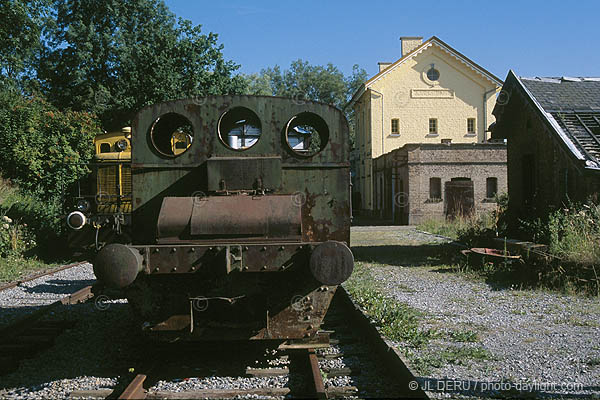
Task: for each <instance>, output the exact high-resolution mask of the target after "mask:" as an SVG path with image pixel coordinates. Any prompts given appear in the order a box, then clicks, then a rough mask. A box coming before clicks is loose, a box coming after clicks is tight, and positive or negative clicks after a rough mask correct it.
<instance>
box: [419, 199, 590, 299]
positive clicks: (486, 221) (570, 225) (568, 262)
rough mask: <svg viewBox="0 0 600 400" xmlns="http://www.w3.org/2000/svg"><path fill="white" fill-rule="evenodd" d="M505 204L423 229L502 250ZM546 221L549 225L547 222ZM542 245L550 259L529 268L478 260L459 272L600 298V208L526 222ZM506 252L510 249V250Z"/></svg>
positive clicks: (471, 259)
mask: <svg viewBox="0 0 600 400" xmlns="http://www.w3.org/2000/svg"><path fill="white" fill-rule="evenodd" d="M505 203H506V202H505V200H500V199H498V207H497V209H496V210H495V211H494V212H491V213H488V214H482V215H478V216H471V217H460V218H455V219H454V220H446V221H427V222H425V223H423V224H421V225H419V227H418V228H419V229H423V230H426V231H428V232H432V233H437V234H442V235H445V236H450V237H452V238H454V239H455V240H457V241H459V242H461V243H463V244H465V245H467V246H468V247H496V246H495V243H493V242H492V239H494V238H496V237H498V235H500V236H501V235H502V234H503V233H504V231H505V226H506V224H505V222H504V221H505V219H506V212H505V211H506V207H505V206H504V204H505ZM544 221H546V222H544ZM520 224H521V226H520V229H521V231H522V232H525V231H526V232H529V235H530V237H532V238H533V240H534V241H536V243H544V244H546V245H548V251H549V253H550V254H549V256H550V257H549V258H548V259H547V260H544V259H542V258H536V259H534V258H530V257H528V255H525V259H526V260H527V263H526V264H523V263H515V262H512V261H511V260H508V259H506V260H502V261H500V262H486V261H490V260H486V259H483V260H482V259H481V258H478V257H476V256H473V257H469V259H468V260H467V261H466V262H462V263H460V265H458V266H456V267H455V271H456V272H460V273H464V274H473V273H475V274H477V275H479V276H481V277H483V278H485V279H486V281H489V282H490V283H494V284H501V285H505V286H508V287H514V286H515V284H518V285H519V286H520V287H521V288H523V287H528V288H545V289H559V290H561V291H563V292H565V293H577V292H583V293H587V294H591V295H596V296H599V297H600V205H596V204H583V205H575V204H570V205H569V206H568V207H566V208H563V209H560V210H556V211H553V212H551V213H550V214H549V215H548V218H547V219H541V218H536V219H532V220H528V221H524V220H521V221H520ZM504 250H505V251H506V249H504Z"/></svg>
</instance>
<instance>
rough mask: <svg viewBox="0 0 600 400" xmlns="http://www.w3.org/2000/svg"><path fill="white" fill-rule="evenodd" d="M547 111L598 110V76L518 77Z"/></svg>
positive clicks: (599, 109) (599, 104)
mask: <svg viewBox="0 0 600 400" xmlns="http://www.w3.org/2000/svg"><path fill="white" fill-rule="evenodd" d="M520 80H521V82H522V83H523V85H525V86H526V87H527V89H528V90H529V91H530V92H531V94H533V96H534V97H535V98H536V100H537V101H538V103H540V105H541V106H542V107H543V108H544V110H546V111H548V112H553V111H587V112H590V111H597V112H600V78H568V77H563V78H524V77H521V78H520Z"/></svg>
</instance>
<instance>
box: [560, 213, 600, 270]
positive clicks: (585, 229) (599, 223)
mask: <svg viewBox="0 0 600 400" xmlns="http://www.w3.org/2000/svg"><path fill="white" fill-rule="evenodd" d="M548 232H549V238H550V240H549V243H548V245H549V250H550V252H551V253H552V254H554V255H556V256H558V257H560V258H562V259H564V260H566V261H569V262H575V263H580V264H583V265H600V205H598V204H591V205H587V204H583V205H575V204H571V205H569V206H568V207H567V208H563V209H561V210H557V211H555V212H553V213H551V214H550V216H549V218H548Z"/></svg>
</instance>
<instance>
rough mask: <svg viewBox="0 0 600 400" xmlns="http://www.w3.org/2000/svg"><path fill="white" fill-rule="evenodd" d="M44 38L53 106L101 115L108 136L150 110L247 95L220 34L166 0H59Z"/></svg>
mask: <svg viewBox="0 0 600 400" xmlns="http://www.w3.org/2000/svg"><path fill="white" fill-rule="evenodd" d="M46 34H47V40H46V42H45V45H46V48H45V50H44V51H43V52H42V54H41V56H40V60H39V68H38V75H39V78H40V79H41V81H42V87H43V90H44V92H45V93H46V95H47V97H48V99H49V100H50V101H51V102H52V103H53V104H55V105H56V106H57V107H59V108H70V109H72V110H79V111H91V112H94V113H97V114H98V115H99V116H100V118H101V120H102V122H103V124H104V127H105V129H113V128H118V127H120V126H122V125H124V124H126V123H128V121H129V120H130V119H131V117H132V116H133V114H134V113H135V112H136V111H137V110H138V109H139V108H141V107H143V106H145V105H148V104H152V103H156V102H160V101H165V100H171V99H176V98H182V97H191V96H204V95H210V94H227V93H239V92H241V91H242V90H243V89H244V84H245V82H244V81H243V80H242V79H241V78H240V77H234V76H232V73H233V72H234V71H235V70H237V69H238V68H239V66H238V65H236V64H235V63H233V62H232V61H226V60H225V59H224V57H223V54H222V49H223V46H222V45H219V44H218V42H217V39H218V37H217V35H216V34H214V33H209V34H207V35H206V34H202V33H201V26H200V25H197V26H194V25H192V23H191V22H190V21H188V20H185V19H181V18H180V19H178V20H177V19H176V18H175V16H174V15H173V14H172V13H171V12H170V11H169V10H168V8H167V7H166V5H165V4H164V2H163V1H162V0H130V1H125V0H104V1H97V0H54V12H53V15H52V18H49V19H48V20H47V31H46Z"/></svg>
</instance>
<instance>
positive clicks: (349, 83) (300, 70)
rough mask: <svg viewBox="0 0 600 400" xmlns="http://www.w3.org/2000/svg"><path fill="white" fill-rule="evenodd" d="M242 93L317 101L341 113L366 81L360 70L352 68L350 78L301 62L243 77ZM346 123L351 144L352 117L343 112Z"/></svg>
mask: <svg viewBox="0 0 600 400" xmlns="http://www.w3.org/2000/svg"><path fill="white" fill-rule="evenodd" d="M244 79H245V80H246V86H247V87H246V93H247V94H253V95H272V96H281V97H289V98H293V99H296V100H297V101H298V102H302V101H305V100H312V101H320V102H323V103H327V104H332V105H334V106H336V107H338V108H340V109H343V108H344V107H345V106H346V104H347V103H348V101H349V100H350V99H351V97H352V95H353V94H354V92H355V91H356V90H357V89H358V87H359V86H360V85H361V84H363V83H364V82H365V81H366V80H367V73H366V71H365V70H364V69H362V68H359V66H358V65H354V67H353V69H352V75H350V76H344V74H343V73H342V72H341V71H340V70H339V69H338V68H337V67H336V66H334V65H333V64H331V63H329V64H327V65H325V66H322V65H311V64H309V63H308V61H302V60H301V59H298V60H295V61H293V62H292V63H291V65H290V68H289V69H287V70H282V69H281V68H280V67H279V66H278V65H276V66H275V67H273V68H266V69H263V70H262V71H261V72H260V74H251V75H245V76H244ZM344 111H345V112H346V117H347V118H348V122H349V123H350V140H351V143H353V142H354V124H353V119H354V114H353V110H351V109H346V110H344Z"/></svg>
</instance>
